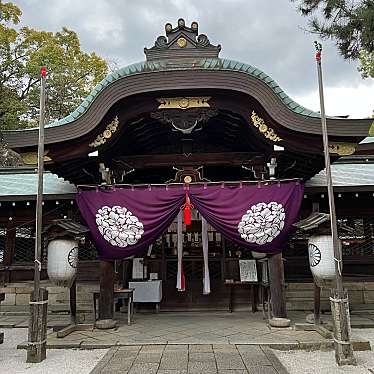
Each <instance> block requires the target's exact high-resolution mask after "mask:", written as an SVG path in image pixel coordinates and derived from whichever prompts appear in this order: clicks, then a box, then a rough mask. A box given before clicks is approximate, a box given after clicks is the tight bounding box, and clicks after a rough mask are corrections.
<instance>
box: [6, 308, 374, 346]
mask: <svg viewBox="0 0 374 374" xmlns="http://www.w3.org/2000/svg"><path fill="white" fill-rule="evenodd" d="M299 316H301V315H299ZM303 316H304V318H301V319H299V320H301V321H302V320H303V321H305V314H304V315H303ZM124 317H126V315H123V314H117V315H116V319H117V320H118V326H117V327H116V328H114V329H110V330H99V329H94V328H92V327H91V329H90V330H85V331H76V332H73V333H71V334H69V335H68V336H66V337H64V338H58V337H57V334H56V332H54V331H52V330H49V331H48V335H47V347H48V348H80V349H105V348H111V347H113V346H125V345H149V344H155V345H165V344H187V345H188V344H234V345H235V344H249V345H268V346H270V347H272V348H278V349H321V348H323V349H326V348H331V347H332V346H333V341H332V339H325V338H324V337H322V336H321V335H320V334H319V333H317V332H315V331H297V330H295V329H294V328H293V327H290V328H283V329H282V328H271V327H270V326H269V325H268V324H267V322H266V321H265V320H263V316H262V313H248V312H234V313H228V312H191V313H182V312H179V313H166V312H163V313H158V314H156V313H137V314H135V317H134V321H133V323H132V324H131V326H128V325H127V323H126V318H124ZM290 317H291V319H292V321H293V322H296V321H298V318H296V316H293V315H291V313H290ZM58 322H59V323H61V321H58ZM24 323H25V321H24V322H23V323H22V324H24ZM17 326H18V325H17ZM0 327H1V321H0ZM357 340H358V341H360V339H357ZM18 347H19V348H26V347H27V342H24V343H23V344H20V345H19V346H18ZM356 349H357V348H356ZM360 349H370V348H360Z"/></svg>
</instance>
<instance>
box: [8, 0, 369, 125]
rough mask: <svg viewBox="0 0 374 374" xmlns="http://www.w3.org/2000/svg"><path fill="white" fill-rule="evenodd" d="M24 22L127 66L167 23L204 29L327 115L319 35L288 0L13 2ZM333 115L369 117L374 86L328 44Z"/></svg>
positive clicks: (225, 49)
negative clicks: (68, 34) (322, 103)
mask: <svg viewBox="0 0 374 374" xmlns="http://www.w3.org/2000/svg"><path fill="white" fill-rule="evenodd" d="M13 2H14V3H16V4H17V5H18V6H19V7H20V8H21V9H22V11H23V17H22V24H24V25H28V26H32V27H35V28H38V29H43V30H48V31H57V30H59V29H61V27H62V26H67V27H68V28H71V29H73V30H74V31H76V32H77V33H78V35H79V37H80V40H81V44H82V48H83V50H85V51H87V52H91V51H95V52H97V53H98V54H99V55H101V56H102V57H104V58H106V59H107V60H110V61H115V62H117V63H118V65H119V67H121V66H124V65H126V64H130V63H133V62H138V61H141V60H144V54H143V48H144V47H151V46H152V45H153V44H154V41H155V39H156V37H157V36H158V35H163V34H164V25H165V23H167V22H171V23H172V24H173V26H175V25H176V22H177V20H178V18H180V17H182V18H184V19H185V21H186V24H187V25H190V24H191V22H192V21H197V22H198V23H199V33H204V34H206V35H207V36H208V37H209V39H210V41H211V42H212V43H213V44H221V45H222V52H221V57H226V58H231V59H234V60H239V61H242V62H246V63H249V64H251V65H254V66H256V67H258V68H260V69H261V70H263V71H264V72H265V73H267V74H268V75H270V76H271V77H272V78H273V79H275V80H276V81H277V82H278V83H279V84H280V86H281V87H282V88H283V89H284V90H285V91H286V93H287V94H288V95H289V96H291V97H292V98H293V99H294V100H296V101H297V102H299V103H300V104H302V105H304V106H306V107H307V108H310V109H313V110H319V98H318V91H317V78H316V67H315V62H314V46H313V40H314V39H315V36H314V35H311V34H308V33H307V32H305V31H304V29H305V28H306V24H307V20H306V19H305V18H303V17H302V16H301V15H300V14H299V13H298V12H297V10H296V4H295V3H291V2H290V1H288V0H189V1H182V0H48V1H42V0H13ZM323 53H324V56H323V58H324V60H323V68H324V83H325V95H326V111H327V113H328V114H330V115H347V114H349V115H350V117H351V118H352V117H367V116H369V115H371V114H372V111H373V109H374V80H373V79H366V80H363V79H362V78H361V76H360V73H359V72H358V71H357V63H352V62H348V61H345V60H343V58H342V57H340V56H339V54H338V52H337V49H336V47H335V46H334V45H333V43H331V42H324V51H323Z"/></svg>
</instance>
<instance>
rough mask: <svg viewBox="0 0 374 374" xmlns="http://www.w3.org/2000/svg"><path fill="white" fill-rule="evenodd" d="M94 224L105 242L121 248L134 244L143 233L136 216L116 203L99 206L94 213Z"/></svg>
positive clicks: (140, 223)
mask: <svg viewBox="0 0 374 374" xmlns="http://www.w3.org/2000/svg"><path fill="white" fill-rule="evenodd" d="M96 225H97V228H98V230H99V231H100V234H101V235H102V236H103V238H104V239H105V240H106V241H107V242H109V243H110V244H112V245H114V246H117V247H122V248H124V247H127V246H128V245H134V244H136V243H137V242H138V241H139V240H140V239H141V237H142V235H143V234H144V227H143V223H142V222H140V221H139V219H138V217H136V216H134V215H133V214H132V213H131V212H130V211H129V210H128V209H127V208H125V207H121V206H118V205H116V206H113V207H109V206H103V207H101V208H100V209H99V210H98V211H97V213H96Z"/></svg>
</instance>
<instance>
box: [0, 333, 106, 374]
mask: <svg viewBox="0 0 374 374" xmlns="http://www.w3.org/2000/svg"><path fill="white" fill-rule="evenodd" d="M2 331H4V344H0V373H6V374H21V373H29V374H50V373H51V374H56V373H57V374H76V373H79V374H88V373H90V371H91V370H92V369H93V368H94V367H95V366H96V364H97V363H98V362H99V361H100V360H101V359H102V357H103V356H104V355H105V353H106V352H107V350H106V349H95V350H92V351H88V350H73V349H48V350H47V359H46V360H45V361H43V362H41V363H40V364H28V363H26V351H25V350H24V349H18V350H17V344H19V343H21V342H23V341H25V340H26V339H27V329H22V328H17V329H2Z"/></svg>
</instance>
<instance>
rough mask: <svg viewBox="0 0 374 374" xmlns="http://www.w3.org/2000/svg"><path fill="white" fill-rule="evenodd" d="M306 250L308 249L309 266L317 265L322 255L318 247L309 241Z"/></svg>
mask: <svg viewBox="0 0 374 374" xmlns="http://www.w3.org/2000/svg"><path fill="white" fill-rule="evenodd" d="M308 251H309V262H310V266H311V267H314V266H317V265H318V264H319V263H320V262H321V257H322V255H321V251H320V249H319V248H318V247H317V246H316V245H314V244H312V243H309V244H308Z"/></svg>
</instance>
